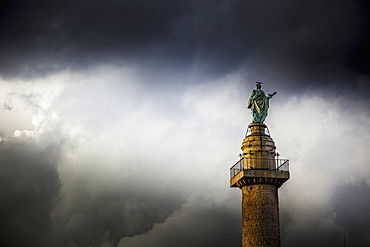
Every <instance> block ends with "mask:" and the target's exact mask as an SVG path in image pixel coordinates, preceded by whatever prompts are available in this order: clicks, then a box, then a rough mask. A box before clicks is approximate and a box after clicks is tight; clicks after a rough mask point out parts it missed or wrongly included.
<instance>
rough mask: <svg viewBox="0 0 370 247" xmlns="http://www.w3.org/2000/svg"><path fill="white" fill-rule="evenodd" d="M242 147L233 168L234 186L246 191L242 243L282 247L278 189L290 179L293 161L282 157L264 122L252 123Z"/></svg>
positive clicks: (231, 183) (231, 180)
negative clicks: (290, 162) (291, 162)
mask: <svg viewBox="0 0 370 247" xmlns="http://www.w3.org/2000/svg"><path fill="white" fill-rule="evenodd" d="M241 149H242V152H243V153H242V154H241V157H240V160H239V161H238V162H237V163H236V164H235V165H234V166H233V167H231V168H230V187H238V188H240V189H241V190H242V246H243V247H257V246H260V247H262V246H264V247H279V246H280V245H281V244H280V223H279V200H278V188H279V187H280V186H282V185H283V183H284V182H285V181H287V180H288V179H289V161H288V160H284V159H278V156H279V154H278V153H276V146H275V143H274V141H273V140H272V138H271V137H270V134H269V131H268V128H267V126H266V125H265V124H263V123H252V124H250V125H249V126H248V130H247V135H246V137H245V139H244V141H243V143H242V147H241Z"/></svg>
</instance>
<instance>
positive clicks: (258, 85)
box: [256, 81, 263, 89]
mask: <svg viewBox="0 0 370 247" xmlns="http://www.w3.org/2000/svg"><path fill="white" fill-rule="evenodd" d="M261 84H263V83H262V82H260V81H257V82H256V88H257V89H261V87H262V86H261Z"/></svg>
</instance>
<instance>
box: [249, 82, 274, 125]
mask: <svg viewBox="0 0 370 247" xmlns="http://www.w3.org/2000/svg"><path fill="white" fill-rule="evenodd" d="M261 84H262V82H256V89H254V90H253V92H252V94H251V97H250V98H249V101H248V109H251V110H252V122H253V123H263V122H264V121H265V119H266V117H267V111H268V109H269V100H270V99H271V98H272V96H274V95H275V94H276V92H274V93H273V94H268V96H266V95H265V92H264V91H262V89H261Z"/></svg>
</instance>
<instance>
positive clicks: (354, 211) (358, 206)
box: [331, 179, 370, 246]
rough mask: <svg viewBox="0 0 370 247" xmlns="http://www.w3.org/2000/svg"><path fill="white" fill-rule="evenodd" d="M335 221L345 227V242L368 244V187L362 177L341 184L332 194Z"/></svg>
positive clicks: (369, 203) (369, 227) (369, 240)
mask: <svg viewBox="0 0 370 247" xmlns="http://www.w3.org/2000/svg"><path fill="white" fill-rule="evenodd" d="M331 203H332V205H333V210H334V212H335V213H336V220H335V223H336V224H338V225H340V226H343V227H344V228H345V229H346V235H345V237H346V242H347V244H348V245H349V246H350V245H353V246H368V245H369V244H370V233H369V230H368V229H370V217H369V216H370V214H369V211H368V209H369V207H370V187H369V185H368V184H367V183H365V181H363V180H362V179H358V180H357V181H356V182H355V183H354V184H342V185H341V186H339V187H338V188H337V190H336V192H335V194H334V195H333V199H332V202H331Z"/></svg>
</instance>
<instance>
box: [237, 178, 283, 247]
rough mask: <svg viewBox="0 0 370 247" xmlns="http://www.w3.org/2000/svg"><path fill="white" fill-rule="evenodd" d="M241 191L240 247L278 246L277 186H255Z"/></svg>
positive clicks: (245, 187)
mask: <svg viewBox="0 0 370 247" xmlns="http://www.w3.org/2000/svg"><path fill="white" fill-rule="evenodd" d="M241 189H242V212H243V213H242V246H243V247H256V246H269V247H279V246H280V228H279V203H278V193H277V186H276V185H273V184H255V185H250V186H243V187H241Z"/></svg>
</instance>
